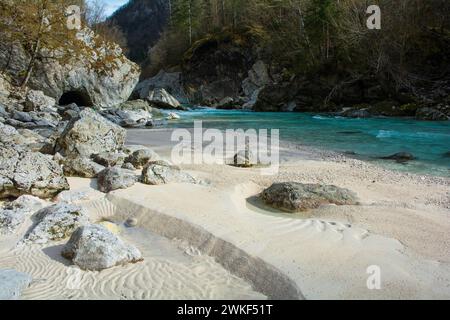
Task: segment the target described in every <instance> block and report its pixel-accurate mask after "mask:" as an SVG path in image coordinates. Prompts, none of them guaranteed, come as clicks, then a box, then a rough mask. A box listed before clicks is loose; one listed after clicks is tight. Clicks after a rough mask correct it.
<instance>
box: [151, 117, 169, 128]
mask: <svg viewBox="0 0 450 320" xmlns="http://www.w3.org/2000/svg"><path fill="white" fill-rule="evenodd" d="M166 125H167V120H165V119H152V120H150V121H149V122H147V125H146V126H147V127H151V128H157V127H164V126H166Z"/></svg>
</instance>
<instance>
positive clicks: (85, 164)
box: [62, 157, 105, 178]
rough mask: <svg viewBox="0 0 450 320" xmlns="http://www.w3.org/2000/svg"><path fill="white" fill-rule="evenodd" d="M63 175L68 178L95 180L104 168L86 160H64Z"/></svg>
mask: <svg viewBox="0 0 450 320" xmlns="http://www.w3.org/2000/svg"><path fill="white" fill-rule="evenodd" d="M62 163H63V169H64V174H65V175H66V176H70V177H82V178H96V177H97V175H98V174H99V173H100V172H101V171H102V170H104V169H105V167H104V166H102V165H100V164H98V163H96V162H94V161H92V160H91V159H88V158H82V157H77V158H65V159H64V160H63V162H62Z"/></svg>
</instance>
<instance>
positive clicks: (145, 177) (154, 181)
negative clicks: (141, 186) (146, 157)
mask: <svg viewBox="0 0 450 320" xmlns="http://www.w3.org/2000/svg"><path fill="white" fill-rule="evenodd" d="M141 182H142V183H145V184H149V185H161V184H168V183H195V182H196V181H195V179H194V178H193V177H192V176H190V175H189V174H187V173H185V172H182V171H181V170H180V168H178V167H176V166H173V165H171V164H169V163H168V162H166V161H153V162H149V163H148V164H147V165H146V166H145V167H144V169H143V170H142V176H141Z"/></svg>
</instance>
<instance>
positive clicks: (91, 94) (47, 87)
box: [0, 29, 140, 107]
mask: <svg viewBox="0 0 450 320" xmlns="http://www.w3.org/2000/svg"><path fill="white" fill-rule="evenodd" d="M78 38H79V39H80V40H81V41H80V43H81V44H82V45H83V46H84V48H83V50H80V52H77V53H76V54H74V55H73V56H70V57H69V59H63V60H56V59H55V60H48V61H39V62H37V63H36V66H35V70H34V72H33V74H32V77H31V79H30V81H29V83H28V86H29V87H30V88H32V89H36V90H42V91H43V92H44V93H45V94H46V95H48V96H50V97H52V98H54V99H56V101H59V102H60V104H69V103H72V102H75V103H77V104H79V105H84V106H96V107H112V106H114V105H117V104H120V103H122V102H124V101H126V100H128V98H129V97H130V95H131V93H132V92H133V89H134V87H135V86H136V84H137V83H138V81H139V75H140V68H139V66H138V65H136V64H135V63H133V62H131V61H130V60H128V59H127V58H126V57H125V56H124V55H123V54H122V50H121V49H120V47H119V46H117V45H115V44H112V43H106V42H104V41H100V40H99V39H98V37H96V35H95V34H94V33H93V32H92V31H91V30H89V29H84V30H82V31H80V32H79V34H78ZM61 45H62V47H63V46H64V44H61ZM29 60H30V57H29V55H28V53H27V52H26V50H24V48H22V47H21V46H19V45H17V46H15V47H14V48H13V50H12V51H11V48H10V47H7V46H5V45H3V44H0V61H2V62H5V61H7V64H6V65H4V64H3V63H2V64H0V66H1V67H2V68H3V69H4V70H5V71H6V73H7V74H9V75H10V76H11V77H12V78H13V79H14V80H16V82H20V79H21V78H23V73H24V70H26V68H27V65H28V62H29Z"/></svg>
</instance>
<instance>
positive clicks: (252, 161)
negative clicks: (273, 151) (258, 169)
mask: <svg viewBox="0 0 450 320" xmlns="http://www.w3.org/2000/svg"><path fill="white" fill-rule="evenodd" d="M257 164H258V160H257V158H256V157H255V156H254V154H253V152H251V151H250V150H241V151H239V152H238V153H237V154H236V155H235V156H234V158H233V165H234V166H235V167H240V168H251V167H253V166H255V165H257Z"/></svg>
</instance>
